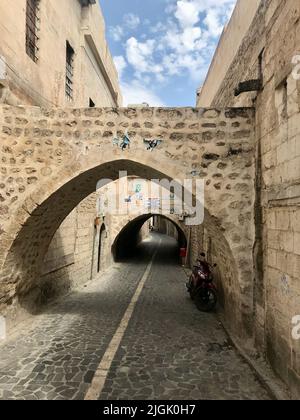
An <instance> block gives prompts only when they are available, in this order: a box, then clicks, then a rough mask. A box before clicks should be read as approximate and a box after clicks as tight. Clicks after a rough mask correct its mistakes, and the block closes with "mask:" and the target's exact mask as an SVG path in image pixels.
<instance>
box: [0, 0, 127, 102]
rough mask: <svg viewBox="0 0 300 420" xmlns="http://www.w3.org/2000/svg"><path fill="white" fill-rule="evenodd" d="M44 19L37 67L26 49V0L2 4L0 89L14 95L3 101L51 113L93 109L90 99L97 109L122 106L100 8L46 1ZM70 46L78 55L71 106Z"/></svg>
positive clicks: (71, 0) (41, 11)
mask: <svg viewBox="0 0 300 420" xmlns="http://www.w3.org/2000/svg"><path fill="white" fill-rule="evenodd" d="M39 19H40V20H39V25H38V26H39V30H38V37H39V41H38V48H39V50H38V61H37V62H36V63H35V62H34V61H33V60H32V59H31V58H30V57H29V56H28V55H27V54H26V48H25V31H26V26H25V22H26V0H16V1H14V2H11V1H9V0H1V3H0V39H1V45H0V58H1V60H0V61H2V64H1V66H2V67H3V69H2V70H3V71H1V74H2V76H1V74H0V84H2V85H4V86H5V87H6V88H8V89H9V91H10V93H8V92H6V93H5V95H4V94H3V98H2V100H5V101H7V102H8V103H10V104H14V105H16V104H25V103H27V104H28V103H29V104H32V105H41V106H48V107H49V106H50V107H52V106H89V98H91V99H92V100H93V101H94V103H95V104H96V105H98V106H117V105H121V103H122V96H121V93H120V89H119V84H118V76H117V72H116V69H115V66H114V64H113V60H112V58H111V55H110V52H109V50H108V47H107V43H106V40H105V23H104V20H103V17H102V14H101V10H100V7H99V5H98V2H97V4H95V5H90V6H88V7H82V6H81V5H80V2H79V1H77V0H64V1H59V0H47V1H41V2H40V4H39ZM12 34H13V36H12ZM67 41H68V42H69V43H70V45H71V46H72V48H73V49H74V51H75V56H74V100H73V101H72V102H71V103H70V102H69V101H68V100H67V99H66V95H65V74H66V42H67ZM3 61H4V63H3ZM0 100H1V98H0Z"/></svg>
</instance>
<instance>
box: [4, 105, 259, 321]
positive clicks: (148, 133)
mask: <svg viewBox="0 0 300 420" xmlns="http://www.w3.org/2000/svg"><path fill="white" fill-rule="evenodd" d="M0 127H1V128H2V130H1V133H2V134H1V144H2V163H1V172H0V177H1V180H0V181H1V182H0V184H1V188H2V190H1V191H2V192H1V204H0V235H1V246H0V267H1V284H0V305H1V308H3V309H5V310H7V308H8V305H9V304H12V303H16V302H15V301H16V300H19V301H21V300H23V301H24V299H23V298H25V297H26V296H29V294H30V293H31V292H32V290H37V291H38V290H39V289H40V285H39V273H40V267H41V264H42V261H43V257H44V255H45V253H46V251H47V248H48V246H49V243H50V241H51V239H52V237H53V235H54V233H55V232H56V230H57V228H58V227H59V226H60V224H61V223H62V221H63V220H64V219H65V218H66V216H67V215H68V214H69V213H70V212H71V210H72V209H73V208H75V207H76V206H77V205H78V203H79V202H80V201H82V200H83V199H84V198H85V197H87V196H88V195H89V194H91V193H92V192H94V191H95V188H96V184H97V182H98V180H99V179H102V178H109V179H111V180H116V179H117V178H118V176H119V171H124V170H127V172H128V175H133V176H139V177H141V178H144V179H161V178H166V179H168V180H176V179H177V180H181V181H182V180H184V179H185V178H187V177H194V178H198V179H199V178H202V179H204V180H205V206H206V213H205V224H206V226H207V230H208V231H209V232H210V235H211V236H212V237H213V238H215V241H216V244H217V245H216V249H217V253H218V254H220V259H221V260H223V261H224V271H225V268H226V270H227V269H228V272H229V277H230V279H231V280H230V281H232V286H231V287H230V288H229V289H230V292H229V293H228V295H229V299H228V301H229V302H230V305H231V306H232V308H233V310H232V311H231V312H232V313H233V316H232V318H233V319H235V322H242V321H241V318H244V319H243V321H245V322H248V324H249V317H250V316H251V314H252V301H253V299H252V287H253V267H252V249H253V244H254V226H253V224H252V221H253V210H254V207H253V203H254V173H255V172H254V136H253V133H254V129H253V128H254V119H253V110H252V109H228V110H203V109H192V108H182V109H181V108H179V109H162V108H158V109H153V108H145V109H111V108H108V109H92V110H91V109H86V110H85V109H82V110H72V109H70V110H59V109H58V110H57V109H56V110H43V109H39V108H22V107H19V108H11V107H6V106H4V107H1V113H0ZM126 130H127V131H128V135H129V136H130V137H131V139H132V142H131V148H130V149H126V150H124V151H122V149H121V148H120V147H117V146H115V145H114V144H113V143H112V137H113V134H114V131H116V132H117V134H119V135H122V133H124V132H125V131H126ZM143 138H158V139H161V140H162V144H161V145H159V146H158V147H157V148H155V149H154V150H153V151H149V150H147V148H145V144H144V142H143ZM233 254H234V258H233ZM226 273H227V271H226ZM237 320H238V321H237Z"/></svg>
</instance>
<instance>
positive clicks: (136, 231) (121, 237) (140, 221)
mask: <svg viewBox="0 0 300 420" xmlns="http://www.w3.org/2000/svg"><path fill="white" fill-rule="evenodd" d="M154 217H155V218H161V219H162V220H164V221H168V222H169V223H171V224H172V225H173V226H174V228H175V230H176V231H177V236H176V238H174V239H176V240H177V242H178V247H185V246H186V244H187V239H186V234H185V232H184V230H183V229H182V227H180V226H179V224H178V223H176V222H175V220H173V219H171V218H169V217H167V216H165V215H158V214H150V213H149V214H144V215H140V216H138V217H135V218H134V219H132V220H131V221H129V222H128V223H127V224H126V225H125V226H124V227H123V228H122V229H121V231H120V232H119V234H118V235H117V236H116V238H115V239H114V242H113V244H112V249H111V250H112V255H113V258H114V260H115V261H120V260H122V259H126V258H129V257H132V256H133V254H134V252H135V250H136V247H137V246H138V245H139V242H140V239H141V238H140V232H141V229H142V227H143V226H144V225H145V224H146V223H147V222H148V221H149V220H150V219H152V218H154ZM161 233H167V232H161Z"/></svg>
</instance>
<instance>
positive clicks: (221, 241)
mask: <svg viewBox="0 0 300 420" xmlns="http://www.w3.org/2000/svg"><path fill="white" fill-rule="evenodd" d="M140 161H142V157H141V158H140ZM159 167H161V166H160V165H159V163H158V162H156V161H153V164H152V165H151V166H150V164H149V165H146V164H142V163H140V162H137V161H135V160H134V161H133V160H126V159H120V160H115V161H109V162H106V163H102V164H100V165H98V166H96V167H93V168H92V169H89V170H85V171H84V172H80V171H79V174H78V169H77V168H76V170H74V172H73V175H72V171H71V170H70V174H69V177H65V178H63V179H56V183H55V182H53V185H52V184H51V189H49V187H47V188H48V189H47V188H46V187H45V186H43V185H42V186H41V187H40V188H39V189H36V190H35V191H34V193H32V195H31V196H30V199H29V198H28V200H27V202H26V203H28V206H29V205H30V204H32V208H29V207H27V211H26V212H24V207H23V206H21V207H20V209H19V213H17V214H15V218H16V219H18V220H20V224H19V225H18V226H19V231H18V232H16V226H17V225H16V223H14V224H12V229H11V231H10V238H13V239H12V240H11V246H10V248H9V247H8V248H9V251H8V253H7V254H6V256H5V259H4V263H3V265H2V270H1V284H0V292H1V296H2V298H1V302H0V304H1V306H2V308H4V310H7V309H8V305H9V304H12V303H13V304H18V305H21V306H22V307H23V308H25V309H26V310H28V311H30V312H34V311H35V306H36V302H37V301H38V296H39V295H40V294H42V293H43V284H42V283H40V281H39V280H40V272H41V267H42V264H43V260H44V256H45V254H46V252H47V249H48V247H49V244H50V242H51V240H52V238H53V236H54V234H55V232H56V230H57V229H58V227H59V226H60V224H61V223H62V221H63V220H64V219H65V218H66V217H67V216H68V214H69V213H70V212H71V211H72V210H73V209H74V208H75V207H76V206H77V205H78V204H79V203H80V202H81V201H82V200H83V199H84V198H86V197H88V196H89V195H90V194H92V193H93V192H94V191H95V187H96V185H97V183H98V181H99V180H100V179H108V180H109V181H107V182H112V181H115V180H116V179H118V177H119V173H120V171H124V169H125V170H127V176H138V177H140V178H143V179H148V180H151V179H158V180H160V179H167V180H172V179H176V178H175V177H176V176H178V173H179V169H178V166H177V165H176V164H174V171H173V172H172V170H171V169H170V168H166V173H163V172H161V171H160V170H159V169H157V168H159ZM168 169H169V170H170V172H169V174H168V173H167V170H168ZM76 173H77V175H76V176H74V174H76ZM177 179H180V177H178V178H177ZM174 182H176V181H174ZM47 185H48V184H47ZM37 202H39V203H40V204H39V205H38V206H37V205H36V204H35V203H37ZM147 217H148V218H149V217H151V216H149V215H147ZM144 222H145V219H144V221H143V222H142V221H141V220H140V222H139V223H144ZM204 224H205V226H206V229H207V232H208V233H209V235H210V236H211V237H212V238H215V242H216V243H217V244H218V246H217V247H216V255H215V258H216V259H217V260H218V261H220V272H221V273H222V274H221V276H222V279H221V280H222V284H223V285H224V293H225V299H226V308H225V311H228V317H230V320H231V321H232V323H233V324H234V325H235V329H238V328H240V329H241V328H242V327H241V325H240V324H241V323H242V314H241V308H242V296H241V288H240V284H239V281H240V276H241V273H242V271H243V268H241V267H238V265H237V263H236V261H235V258H234V256H233V252H232V249H231V247H230V244H229V241H228V239H230V235H231V233H230V232H227V231H225V229H224V228H223V226H222V222H221V221H220V220H218V219H217V218H216V217H214V216H212V215H211V214H210V212H209V210H208V209H205V217H204ZM137 226H138V224H137V223H135V224H130V229H131V231H132V232H133V233H134V232H136V230H137ZM100 248H103V247H102V246H101V247H100ZM245 290H246V292H248V291H249V294H250V295H251V290H250V288H249V289H248V290H247V289H245ZM245 297H246V300H247V301H250V299H249V296H245ZM248 320H249V317H248V316H247V321H248ZM238 324H239V325H238Z"/></svg>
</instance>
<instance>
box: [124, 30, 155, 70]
mask: <svg viewBox="0 0 300 420" xmlns="http://www.w3.org/2000/svg"><path fill="white" fill-rule="evenodd" d="M154 46H155V41H154V40H153V39H148V40H147V41H146V42H139V41H138V40H137V39H136V38H134V37H131V38H129V39H128V40H127V42H126V57H127V60H128V62H129V63H130V64H131V65H132V66H133V67H134V69H135V71H136V72H138V73H143V72H145V73H146V72H147V71H149V68H151V66H152V55H153V52H154Z"/></svg>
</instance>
